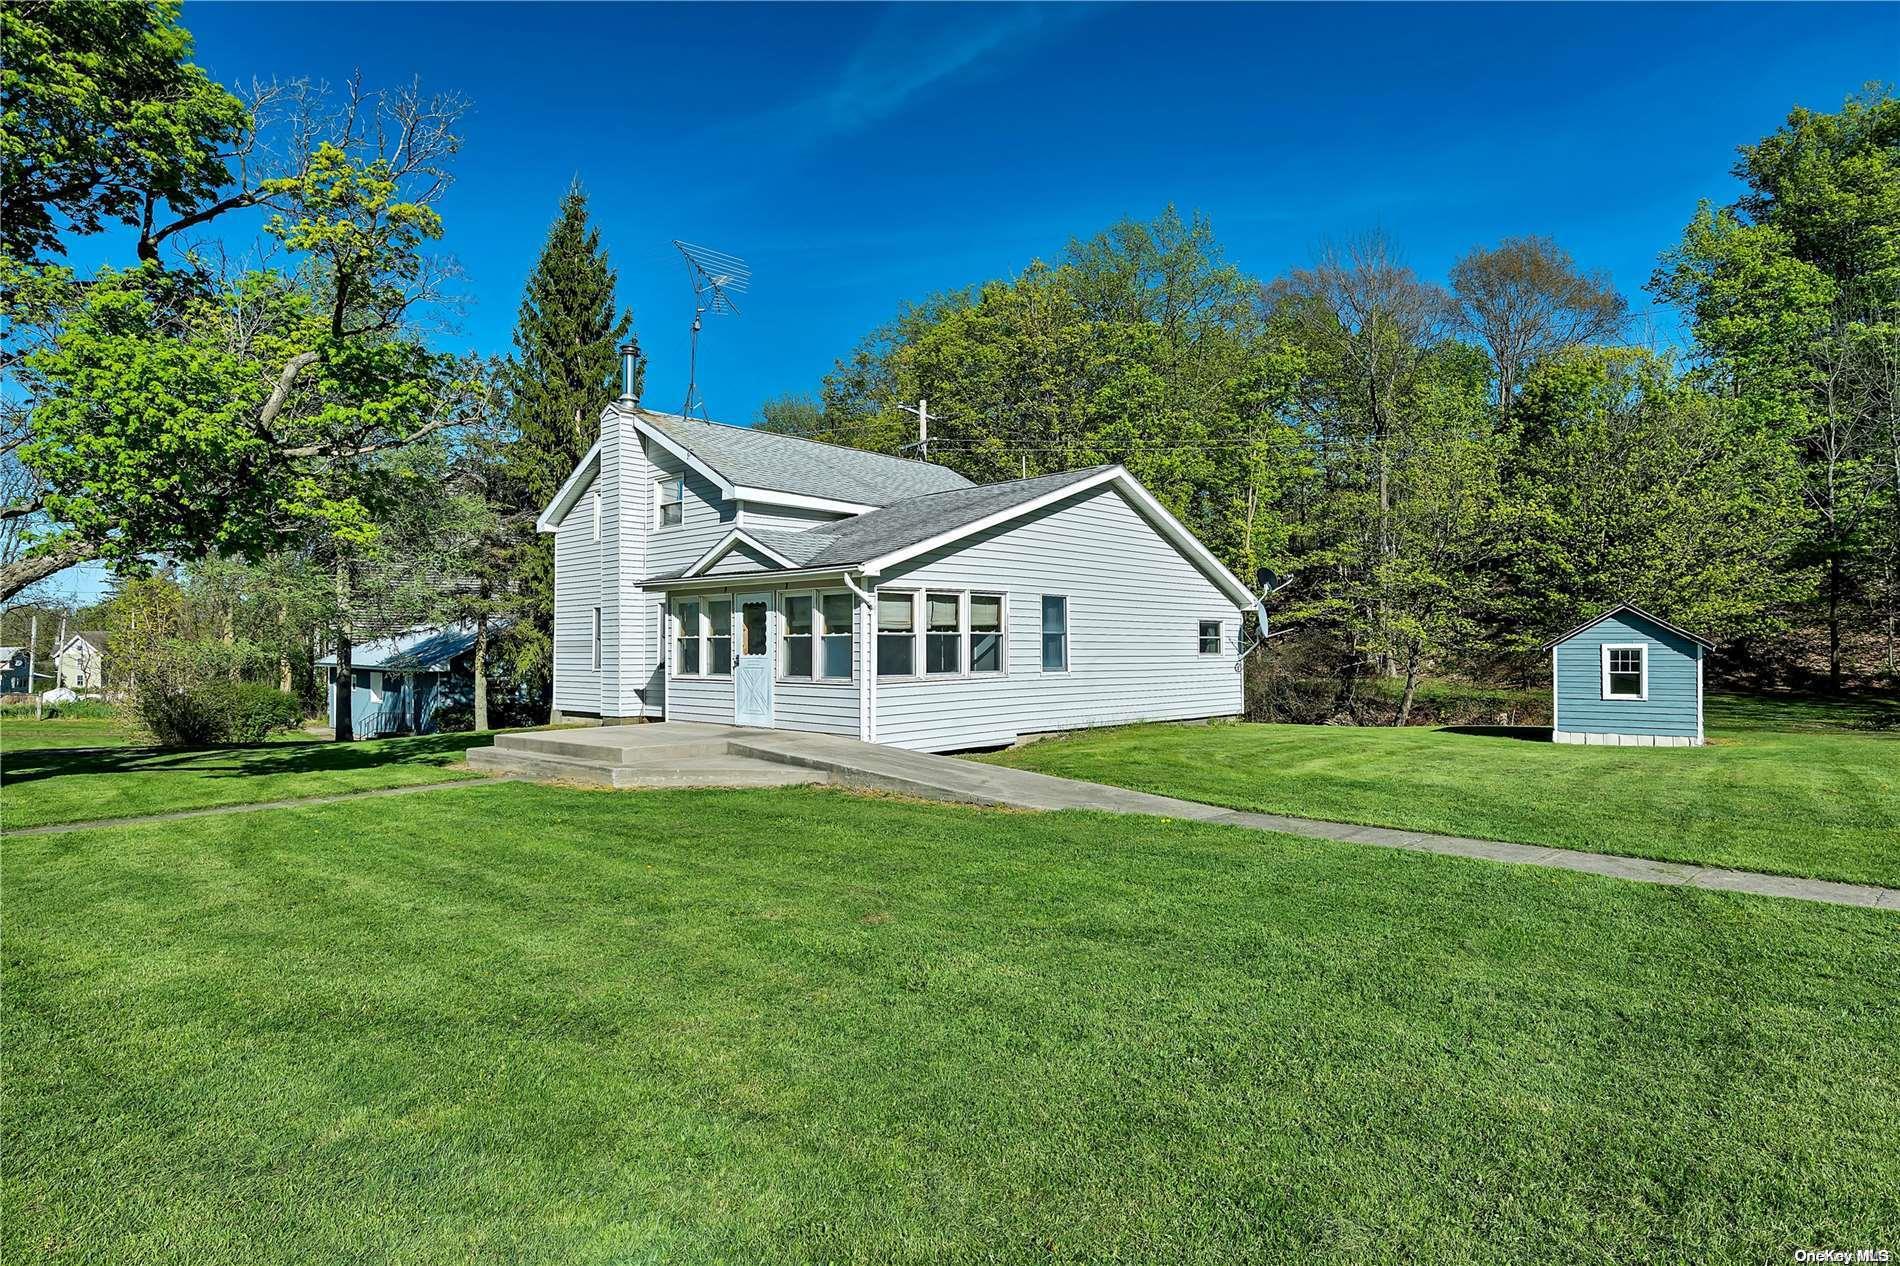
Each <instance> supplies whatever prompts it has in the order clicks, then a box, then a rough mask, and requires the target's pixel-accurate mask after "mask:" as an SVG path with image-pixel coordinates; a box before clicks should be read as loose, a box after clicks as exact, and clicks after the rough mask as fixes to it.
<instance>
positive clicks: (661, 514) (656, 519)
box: [653, 474, 686, 532]
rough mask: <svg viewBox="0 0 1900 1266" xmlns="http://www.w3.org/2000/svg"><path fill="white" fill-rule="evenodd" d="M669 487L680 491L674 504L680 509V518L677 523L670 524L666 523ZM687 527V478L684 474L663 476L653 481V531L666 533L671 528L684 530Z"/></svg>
mask: <svg viewBox="0 0 1900 1266" xmlns="http://www.w3.org/2000/svg"><path fill="white" fill-rule="evenodd" d="M669 486H670V487H673V488H676V489H678V490H679V495H678V497H677V499H676V500H675V502H674V504H676V505H678V506H679V508H680V517H679V522H677V523H668V522H667V521H666V506H667V500H666V490H667V488H668V487H669ZM685 526H686V476H685V475H683V474H680V475H663V476H661V477H660V478H658V479H655V480H654V481H653V530H654V531H655V532H664V531H666V530H667V529H669V528H683V527H685Z"/></svg>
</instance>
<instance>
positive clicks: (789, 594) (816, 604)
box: [772, 587, 858, 686]
mask: <svg viewBox="0 0 1900 1266" xmlns="http://www.w3.org/2000/svg"><path fill="white" fill-rule="evenodd" d="M827 596H842V597H844V598H845V599H847V600H848V601H849V602H850V604H851V673H850V675H849V676H845V677H829V676H826V675H825V671H824V668H825V638H826V637H831V636H837V635H836V634H828V633H826V632H824V630H825V629H826V628H828V627H829V626H828V625H827V624H826V623H825V598H826V597H827ZM793 598H810V599H811V632H810V633H808V634H807V633H800V634H798V636H799V637H809V638H811V676H809V677H790V676H787V675H786V673H785V642H786V639H787V638H789V637H791V636H792V635H791V634H790V633H788V632H787V631H786V630H788V629H790V628H791V621H790V620H788V619H787V618H786V614H785V607H786V605H787V604H788V603H789V602H790V601H791V600H792V599H793ZM775 605H776V607H777V609H778V624H779V630H778V637H777V639H776V644H775V645H774V647H773V648H772V679H773V681H775V682H776V683H778V684H781V685H790V686H850V685H854V684H855V683H856V682H857V680H858V628H857V609H858V600H857V599H856V598H855V597H853V596H852V593H851V591H850V590H849V589H840V588H836V587H833V588H828V589H783V590H780V591H779V595H778V601H777V602H776V604H775Z"/></svg>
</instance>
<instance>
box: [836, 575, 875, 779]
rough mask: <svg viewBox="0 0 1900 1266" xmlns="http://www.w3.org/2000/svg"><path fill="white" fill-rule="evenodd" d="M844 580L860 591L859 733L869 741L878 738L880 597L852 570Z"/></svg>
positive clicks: (860, 736)
mask: <svg viewBox="0 0 1900 1266" xmlns="http://www.w3.org/2000/svg"><path fill="white" fill-rule="evenodd" d="M844 583H845V584H846V585H849V586H850V588H851V592H852V593H854V594H856V595H857V599H858V610H859V611H860V612H862V613H863V614H862V616H861V617H860V619H859V625H860V627H861V628H862V629H863V632H862V633H861V634H860V635H859V646H858V737H859V738H860V739H863V740H864V741H865V742H866V743H874V742H876V741H877V600H876V599H875V598H874V597H873V596H872V594H871V591H870V590H869V589H866V588H865V587H864V586H862V585H860V584H859V583H858V582H857V581H856V580H854V579H853V578H852V577H851V575H850V574H849V573H846V575H845V578H844Z"/></svg>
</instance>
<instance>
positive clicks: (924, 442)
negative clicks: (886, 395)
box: [897, 397, 930, 461]
mask: <svg viewBox="0 0 1900 1266" xmlns="http://www.w3.org/2000/svg"><path fill="white" fill-rule="evenodd" d="M897 407H898V408H900V409H902V410H903V411H904V412H906V413H914V414H916V415H917V444H916V447H917V449H918V450H919V452H921V453H922V454H923V459H924V460H925V461H929V460H930V401H928V400H925V399H923V398H922V397H919V398H918V400H917V407H916V408H914V409H913V408H911V407H910V406H909V405H907V404H900V405H898V406H897ZM904 447H905V448H910V447H911V445H909V444H906V445H904Z"/></svg>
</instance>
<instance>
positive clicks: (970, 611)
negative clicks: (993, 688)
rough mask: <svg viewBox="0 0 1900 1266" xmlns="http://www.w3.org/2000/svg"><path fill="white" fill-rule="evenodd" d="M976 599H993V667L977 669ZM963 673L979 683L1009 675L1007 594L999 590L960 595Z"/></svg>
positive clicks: (973, 591) (974, 591) (968, 591)
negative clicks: (994, 646) (994, 637)
mask: <svg viewBox="0 0 1900 1266" xmlns="http://www.w3.org/2000/svg"><path fill="white" fill-rule="evenodd" d="M978 598H994V599H996V604H997V612H998V618H999V621H1000V623H999V625H998V627H997V630H996V639H997V644H996V667H995V668H992V669H986V670H984V671H983V672H978V671H977V670H976V626H975V620H974V614H975V610H976V600H977V599H978ZM963 672H964V675H965V676H968V677H974V678H976V679H977V680H978V681H993V680H995V679H997V678H1000V677H1007V676H1009V594H1008V593H1006V592H1004V591H1003V590H1000V589H968V590H965V591H964V594H963Z"/></svg>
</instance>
